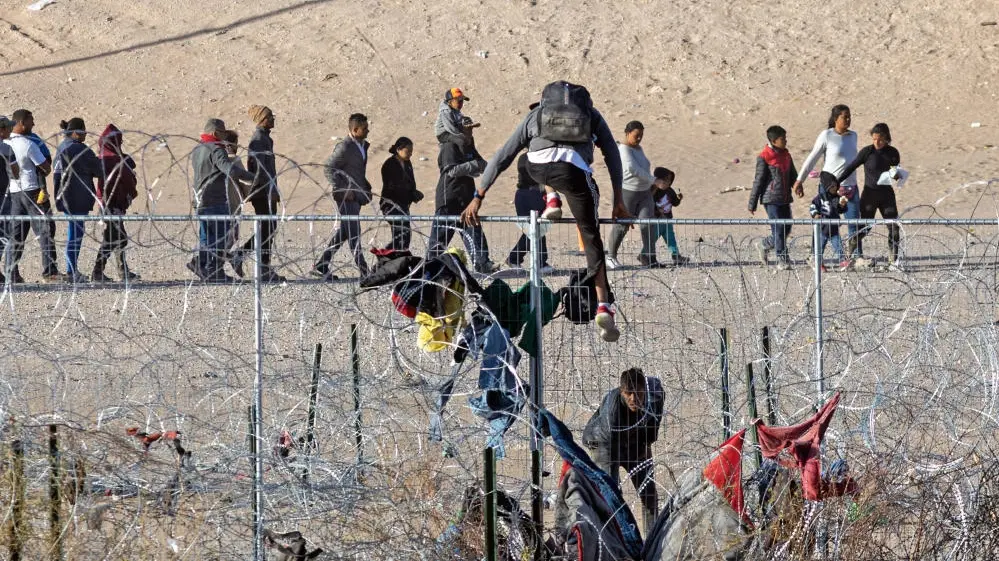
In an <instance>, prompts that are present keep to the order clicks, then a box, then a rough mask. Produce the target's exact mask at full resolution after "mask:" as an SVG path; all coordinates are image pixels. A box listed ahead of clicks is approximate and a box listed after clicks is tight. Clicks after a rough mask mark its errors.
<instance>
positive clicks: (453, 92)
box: [444, 88, 471, 101]
mask: <svg viewBox="0 0 999 561" xmlns="http://www.w3.org/2000/svg"><path fill="white" fill-rule="evenodd" d="M452 99H461V100H464V101H471V100H470V99H469V98H468V96H467V95H465V92H463V91H461V88H451V89H450V90H448V91H447V92H445V93H444V101H451V100H452Z"/></svg>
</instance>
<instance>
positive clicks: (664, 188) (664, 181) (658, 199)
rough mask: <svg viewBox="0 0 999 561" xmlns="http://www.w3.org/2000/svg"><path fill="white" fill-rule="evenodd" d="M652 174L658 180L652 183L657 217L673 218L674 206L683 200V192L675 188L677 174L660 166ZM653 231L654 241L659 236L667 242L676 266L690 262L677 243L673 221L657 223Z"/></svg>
mask: <svg viewBox="0 0 999 561" xmlns="http://www.w3.org/2000/svg"><path fill="white" fill-rule="evenodd" d="M652 175H653V176H655V178H656V182H655V183H653V185H652V199H653V200H654V201H655V203H656V218H668V219H670V220H672V219H673V208H674V207H677V206H680V203H681V202H683V193H680V192H678V191H676V190H675V189H673V182H674V181H675V180H676V174H675V173H673V171H672V170H670V169H667V168H664V167H658V168H656V169H655V170H653V172H652ZM652 232H653V243H655V241H656V240H658V239H659V238H662V239H663V241H664V242H666V247H667V248H668V249H669V252H670V255H671V256H672V258H673V265H674V266H677V267H679V266H682V265H686V264H687V263H689V262H690V259H689V258H688V257H685V256H683V255H680V246H679V245H677V243H676V232H675V231H674V230H673V224H672V223H671V222H667V223H666V224H658V225H656V227H655V228H653V230H652Z"/></svg>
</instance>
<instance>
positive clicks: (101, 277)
mask: <svg viewBox="0 0 999 561" xmlns="http://www.w3.org/2000/svg"><path fill="white" fill-rule="evenodd" d="M90 278H91V280H93V281H94V282H114V280H113V279H112V278H111V277H109V276H107V275H105V274H104V271H103V270H102V269H94V270H93V272H91V273H90Z"/></svg>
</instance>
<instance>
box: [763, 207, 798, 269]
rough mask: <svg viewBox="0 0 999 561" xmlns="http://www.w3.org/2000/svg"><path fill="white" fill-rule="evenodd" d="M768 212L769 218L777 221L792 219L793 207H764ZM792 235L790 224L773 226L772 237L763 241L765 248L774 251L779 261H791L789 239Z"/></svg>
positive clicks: (771, 228)
mask: <svg viewBox="0 0 999 561" xmlns="http://www.w3.org/2000/svg"><path fill="white" fill-rule="evenodd" d="M763 208H765V209H766V210H767V218H769V219H771V220H776V219H780V218H791V205H763ZM789 235H791V225H790V224H771V225H770V235H769V236H767V237H766V239H764V240H763V247H764V248H766V249H774V250H776V253H777V259H778V260H779V261H789V260H790V257H789V256H788V253H787V237H788V236H789Z"/></svg>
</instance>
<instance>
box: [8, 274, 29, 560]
mask: <svg viewBox="0 0 999 561" xmlns="http://www.w3.org/2000/svg"><path fill="white" fill-rule="evenodd" d="M7 278H8V279H9V278H10V277H7ZM24 487H25V480H24V444H22V443H21V441H20V440H15V441H13V442H11V443H10V489H11V493H12V494H13V495H14V496H13V498H12V499H11V510H10V517H11V518H10V522H8V526H7V530H8V534H7V551H9V552H10V561H21V559H23V558H22V557H21V555H22V548H23V547H24V532H25V529H26V528H27V526H25V521H24V510H25V502H26V501H25V488H24Z"/></svg>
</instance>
